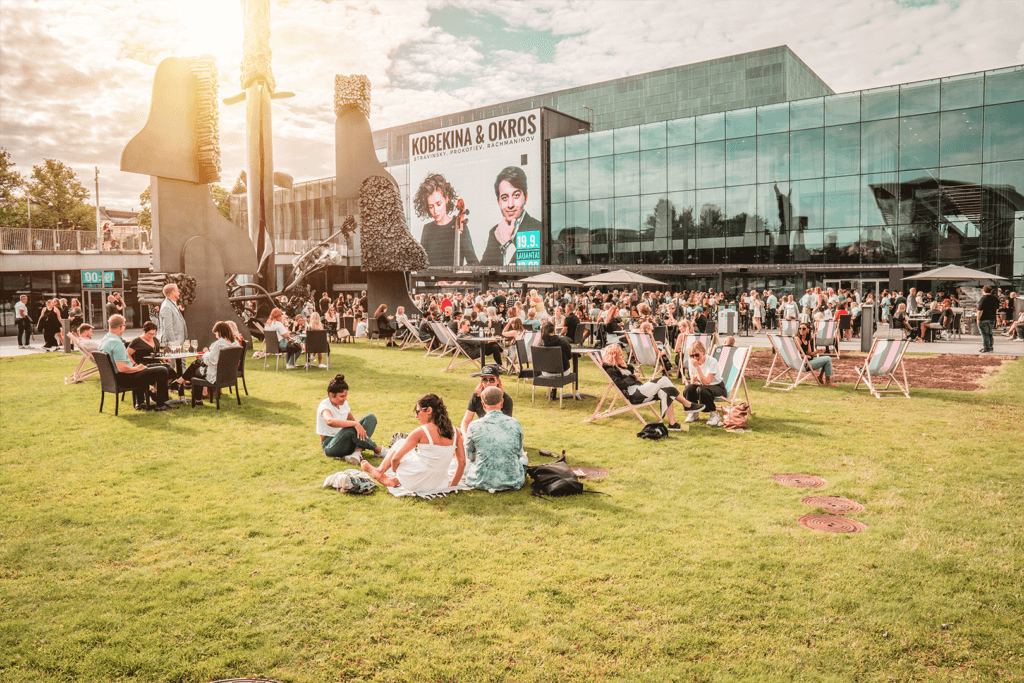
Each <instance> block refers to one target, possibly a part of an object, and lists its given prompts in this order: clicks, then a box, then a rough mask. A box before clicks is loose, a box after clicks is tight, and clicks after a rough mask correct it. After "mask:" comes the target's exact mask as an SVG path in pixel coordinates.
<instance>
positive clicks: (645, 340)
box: [625, 332, 659, 380]
mask: <svg viewBox="0 0 1024 683" xmlns="http://www.w3.org/2000/svg"><path fill="white" fill-rule="evenodd" d="M625 336H626V342H627V343H628V344H629V349H630V352H631V354H632V356H633V359H634V360H636V364H637V366H639V367H638V368H637V373H636V374H637V376H638V377H640V378H641V379H644V380H649V379H651V378H653V377H654V375H655V374H657V372H658V366H659V363H658V347H657V344H656V343H655V341H654V337H652V336H651V335H649V334H647V333H646V332H626V333H625ZM645 365H646V366H650V368H651V373H650V374H649V375H645V374H644V372H643V369H644V366H645Z"/></svg>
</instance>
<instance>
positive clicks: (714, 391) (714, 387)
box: [683, 384, 729, 413]
mask: <svg viewBox="0 0 1024 683" xmlns="http://www.w3.org/2000/svg"><path fill="white" fill-rule="evenodd" d="M728 393H729V392H728V391H726V389H725V384H687V385H686V387H685V388H684V389H683V397H684V398H685V399H686V400H687V401H689V402H690V403H700V404H701V405H703V406H704V412H705V413H712V412H714V411H715V398H716V397H718V396H725V395H726V394H728Z"/></svg>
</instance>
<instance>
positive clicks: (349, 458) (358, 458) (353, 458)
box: [342, 451, 363, 467]
mask: <svg viewBox="0 0 1024 683" xmlns="http://www.w3.org/2000/svg"><path fill="white" fill-rule="evenodd" d="M342 460H344V461H345V462H347V463H348V464H350V465H355V466H356V467H359V463H361V462H362V461H363V454H362V453H360V452H359V451H356V452H355V453H353V454H352V455H346V456H345V457H344V458H342Z"/></svg>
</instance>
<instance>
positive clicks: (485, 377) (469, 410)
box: [462, 365, 512, 434]
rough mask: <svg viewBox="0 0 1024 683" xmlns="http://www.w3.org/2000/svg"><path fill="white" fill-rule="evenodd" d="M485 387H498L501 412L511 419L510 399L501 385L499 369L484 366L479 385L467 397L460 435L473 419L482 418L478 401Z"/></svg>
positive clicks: (482, 409)
mask: <svg viewBox="0 0 1024 683" xmlns="http://www.w3.org/2000/svg"><path fill="white" fill-rule="evenodd" d="M487 387H498V388H499V389H501V391H502V400H501V412H502V413H504V414H505V415H508V416H509V417H512V397H511V396H509V395H508V394H507V393H505V387H504V386H502V384H501V369H500V368H499V367H498V366H497V365H485V366H484V368H483V370H482V371H481V372H480V384H478V385H477V387H476V389H474V390H473V395H472V396H470V397H469V405H468V406H466V414H465V416H463V418H462V433H463V434H465V433H466V430H467V429H469V423H470V422H472V421H473V418H474V417H483V416H484V412H485V411H484V404H483V402H482V401H481V400H480V394H481V393H483V390H484V389H486V388H487Z"/></svg>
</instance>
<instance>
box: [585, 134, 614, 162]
mask: <svg viewBox="0 0 1024 683" xmlns="http://www.w3.org/2000/svg"><path fill="white" fill-rule="evenodd" d="M614 135H615V131H613V130H603V131H601V132H600V133H591V134H590V156H592V157H600V156H605V155H606V154H612V153H613V152H614V151H615V145H614Z"/></svg>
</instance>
